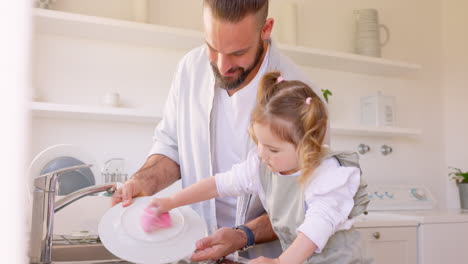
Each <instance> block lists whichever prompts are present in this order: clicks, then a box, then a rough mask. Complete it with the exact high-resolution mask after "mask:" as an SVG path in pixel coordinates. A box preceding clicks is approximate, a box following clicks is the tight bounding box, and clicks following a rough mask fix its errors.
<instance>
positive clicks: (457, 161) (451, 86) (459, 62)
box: [442, 0, 468, 207]
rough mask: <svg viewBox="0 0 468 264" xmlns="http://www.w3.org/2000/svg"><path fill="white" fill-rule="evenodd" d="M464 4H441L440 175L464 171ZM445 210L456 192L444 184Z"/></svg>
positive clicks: (467, 165) (467, 96) (467, 156)
mask: <svg viewBox="0 0 468 264" xmlns="http://www.w3.org/2000/svg"><path fill="white" fill-rule="evenodd" d="M466 10H468V2H467V1H463V0H451V1H442V32H443V34H442V44H443V70H444V79H443V95H444V96H443V104H444V117H445V120H444V128H445V129H444V133H445V135H444V143H445V146H446V149H445V163H444V166H446V167H444V172H443V174H442V176H446V175H447V174H448V171H446V169H447V167H448V166H452V167H458V168H460V169H462V170H464V171H467V170H468V153H467V146H468V136H467V131H468V115H467V114H468V109H467V107H466V105H467V100H468V77H467V73H468V50H467V47H468V34H466V28H467V26H468V18H467V16H466ZM447 197H448V204H447V205H448V206H449V207H459V202H458V201H459V200H458V190H457V188H456V185H455V184H454V183H453V182H450V181H447Z"/></svg>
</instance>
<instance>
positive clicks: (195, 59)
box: [180, 45, 208, 66]
mask: <svg viewBox="0 0 468 264" xmlns="http://www.w3.org/2000/svg"><path fill="white" fill-rule="evenodd" d="M207 61H208V57H207V56H206V47H205V45H201V46H199V47H196V48H194V49H192V50H190V51H189V52H187V53H186V54H185V55H184V56H183V57H182V59H181V60H180V64H183V65H189V66H193V63H200V62H205V63H206V62H207Z"/></svg>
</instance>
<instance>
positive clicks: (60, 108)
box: [30, 102, 162, 124]
mask: <svg viewBox="0 0 468 264" xmlns="http://www.w3.org/2000/svg"><path fill="white" fill-rule="evenodd" d="M30 110H31V113H32V116H33V117H47V118H59V119H81V120H102V121H116V122H130V123H148V124H156V123H157V122H159V121H160V120H161V117H162V113H157V111H149V110H146V109H138V108H120V107H110V106H109V107H107V106H89V105H67V104H55V103H44V102H31V104H30Z"/></svg>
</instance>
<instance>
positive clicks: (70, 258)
mask: <svg viewBox="0 0 468 264" xmlns="http://www.w3.org/2000/svg"><path fill="white" fill-rule="evenodd" d="M229 259H232V257H231V256H228V257H227V259H225V260H218V261H216V262H206V261H205V262H194V261H189V260H180V261H177V262H174V263H172V264H198V263H210V264H211V263H220V264H221V263H223V264H224V263H225V264H239V263H247V261H248V260H247V259H244V258H242V257H239V258H238V260H237V261H231V260H229ZM52 262H53V263H56V264H94V263H95V264H107V263H108V264H132V263H133V262H128V261H125V260H122V259H119V258H118V257H116V256H115V255H113V254H112V253H110V252H109V251H108V250H107V249H106V248H105V247H104V245H102V243H95V244H73V245H72V244H63V245H62V244H52Z"/></svg>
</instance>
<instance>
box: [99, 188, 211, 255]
mask: <svg viewBox="0 0 468 264" xmlns="http://www.w3.org/2000/svg"><path fill="white" fill-rule="evenodd" d="M151 198H152V197H150V196H147V197H139V198H135V199H134V200H133V203H132V205H130V206H129V207H122V204H117V205H115V206H114V207H112V208H111V209H109V210H108V211H107V212H106V213H105V214H104V216H103V217H102V218H101V221H100V223H99V227H98V230H99V237H100V239H101V241H102V244H103V245H104V246H105V247H106V248H107V250H109V251H110V252H111V253H112V254H114V255H115V256H117V257H119V258H121V259H124V260H127V261H130V262H136V263H153V264H157V263H168V262H174V261H178V260H180V259H183V258H185V257H188V256H190V255H191V254H192V253H193V251H194V250H195V242H196V241H197V240H199V239H201V238H203V237H204V236H205V235H206V228H205V223H204V222H203V220H202V219H201V218H200V217H199V216H198V214H197V213H196V212H195V211H194V210H193V209H192V208H190V207H188V206H184V207H180V208H176V209H173V210H171V211H170V212H169V213H170V214H171V221H172V227H170V228H165V229H160V230H157V231H155V232H152V233H149V234H148V233H145V232H144V231H143V230H142V228H141V225H140V216H141V213H142V211H143V209H144V208H145V207H146V206H147V205H148V204H149V202H150V200H151Z"/></svg>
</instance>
